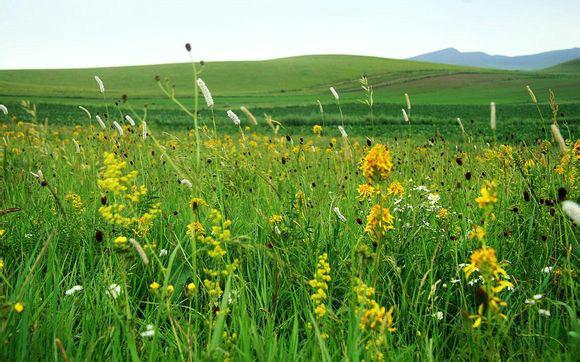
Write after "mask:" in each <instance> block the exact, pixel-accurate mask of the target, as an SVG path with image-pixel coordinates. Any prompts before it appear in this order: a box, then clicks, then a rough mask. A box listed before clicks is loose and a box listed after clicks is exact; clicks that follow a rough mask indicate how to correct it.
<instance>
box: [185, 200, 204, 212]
mask: <svg viewBox="0 0 580 362" xmlns="http://www.w3.org/2000/svg"><path fill="white" fill-rule="evenodd" d="M189 205H190V206H191V209H192V210H193V211H197V210H198V209H199V207H200V206H207V202H205V200H204V199H201V198H199V197H194V198H192V199H191V200H190V201H189Z"/></svg>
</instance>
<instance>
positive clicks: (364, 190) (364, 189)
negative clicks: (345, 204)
mask: <svg viewBox="0 0 580 362" xmlns="http://www.w3.org/2000/svg"><path fill="white" fill-rule="evenodd" d="M357 191H358V199H359V200H360V201H363V200H365V199H369V198H371V197H372V196H373V195H374V194H375V193H377V189H375V188H374V187H373V186H372V185H371V184H362V185H360V186H359V187H358V189H357Z"/></svg>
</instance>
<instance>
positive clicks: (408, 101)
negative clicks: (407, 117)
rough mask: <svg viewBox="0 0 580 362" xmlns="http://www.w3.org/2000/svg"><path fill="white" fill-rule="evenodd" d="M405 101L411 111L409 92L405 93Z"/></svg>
mask: <svg viewBox="0 0 580 362" xmlns="http://www.w3.org/2000/svg"><path fill="white" fill-rule="evenodd" d="M405 101H406V102H407V109H408V110H409V111H410V110H411V98H410V97H409V94H407V93H405Z"/></svg>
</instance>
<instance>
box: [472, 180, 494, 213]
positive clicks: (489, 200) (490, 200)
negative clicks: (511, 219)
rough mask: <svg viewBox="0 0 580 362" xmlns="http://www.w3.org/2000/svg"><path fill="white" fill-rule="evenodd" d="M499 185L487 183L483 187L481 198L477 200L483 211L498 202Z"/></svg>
mask: <svg viewBox="0 0 580 362" xmlns="http://www.w3.org/2000/svg"><path fill="white" fill-rule="evenodd" d="M496 188H497V183H496V182H495V181H485V183H484V185H483V186H482V187H481V190H480V192H481V196H479V197H478V198H476V199H475V201H476V202H477V204H478V205H479V208H481V209H483V208H485V207H486V206H488V205H491V204H495V203H496V202H497V191H496Z"/></svg>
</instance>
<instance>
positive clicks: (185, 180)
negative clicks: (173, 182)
mask: <svg viewBox="0 0 580 362" xmlns="http://www.w3.org/2000/svg"><path fill="white" fill-rule="evenodd" d="M179 183H180V184H182V185H185V186H187V187H189V188H192V187H193V185H192V184H191V181H189V180H188V179H186V178H184V179H182V180H180V181H179Z"/></svg>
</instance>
